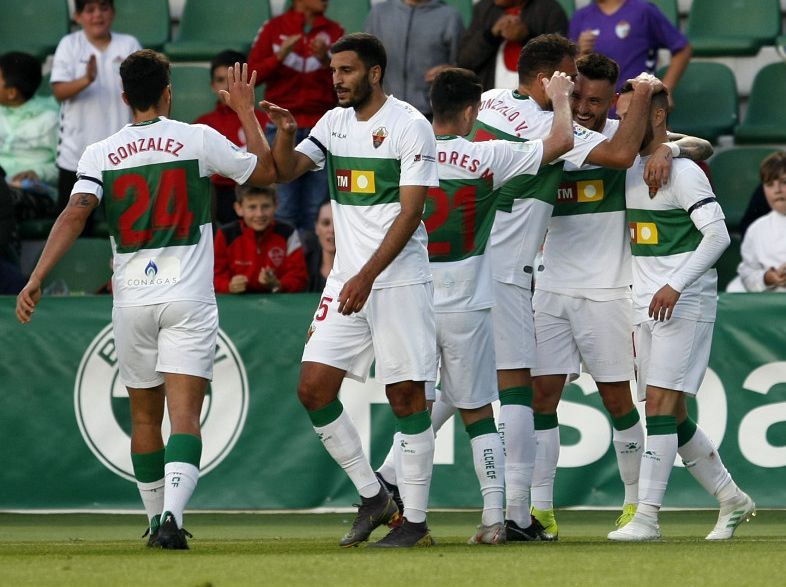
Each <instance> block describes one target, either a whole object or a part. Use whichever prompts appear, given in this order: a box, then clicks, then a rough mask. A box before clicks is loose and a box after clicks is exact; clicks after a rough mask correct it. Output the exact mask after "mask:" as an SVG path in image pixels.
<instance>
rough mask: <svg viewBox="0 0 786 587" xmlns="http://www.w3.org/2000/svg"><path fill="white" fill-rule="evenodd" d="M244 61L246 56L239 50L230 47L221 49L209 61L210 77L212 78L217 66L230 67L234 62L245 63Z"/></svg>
mask: <svg viewBox="0 0 786 587" xmlns="http://www.w3.org/2000/svg"><path fill="white" fill-rule="evenodd" d="M245 61H246V56H245V55H243V54H242V53H241V52H240V51H233V50H232V49H227V50H226V51H221V53H219V54H218V55H216V56H215V57H213V60H212V61H211V62H210V79H211V80H212V79H213V74H214V73H215V71H216V70H217V69H218V68H219V67H232V66H233V65H234V64H235V63H245ZM249 73H251V72H249Z"/></svg>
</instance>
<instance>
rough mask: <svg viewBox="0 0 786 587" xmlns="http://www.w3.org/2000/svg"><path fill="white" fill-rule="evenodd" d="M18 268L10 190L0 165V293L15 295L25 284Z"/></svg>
mask: <svg viewBox="0 0 786 587" xmlns="http://www.w3.org/2000/svg"><path fill="white" fill-rule="evenodd" d="M25 281H26V279H25V276H24V275H22V272H21V271H20V270H19V234H18V233H17V228H16V221H15V219H14V210H13V201H12V199H11V190H10V188H9V187H8V184H6V182H5V171H4V170H3V168H2V167H0V295H16V294H18V293H19V292H20V291H21V290H22V288H23V287H24V286H25Z"/></svg>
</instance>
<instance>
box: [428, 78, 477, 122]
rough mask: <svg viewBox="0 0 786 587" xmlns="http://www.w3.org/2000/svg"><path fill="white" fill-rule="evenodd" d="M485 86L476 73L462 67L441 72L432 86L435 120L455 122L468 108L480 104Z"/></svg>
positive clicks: (432, 108)
mask: <svg viewBox="0 0 786 587" xmlns="http://www.w3.org/2000/svg"><path fill="white" fill-rule="evenodd" d="M482 93H483V84H482V83H481V82H480V78H479V77H478V76H477V75H475V73H474V72H472V71H470V70H468V69H462V68H460V67H450V68H448V69H445V70H443V71H441V72H440V73H439V74H438V75H437V77H435V78H434V81H433V83H432V84H431V94H430V97H431V110H432V112H433V114H434V120H437V121H440V122H447V121H450V120H453V119H454V118H455V117H456V116H457V115H458V114H459V113H460V112H461V111H462V110H464V109H465V108H466V107H467V106H475V105H476V104H478V103H480V95H481V94H482Z"/></svg>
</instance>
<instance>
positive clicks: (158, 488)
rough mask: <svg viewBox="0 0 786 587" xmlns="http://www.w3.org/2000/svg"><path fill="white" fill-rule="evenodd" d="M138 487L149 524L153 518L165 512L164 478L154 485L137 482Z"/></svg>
mask: <svg viewBox="0 0 786 587" xmlns="http://www.w3.org/2000/svg"><path fill="white" fill-rule="evenodd" d="M136 486H137V489H139V497H141V498H142V504H143V505H144V506H145V513H146V514H147V519H148V522H149V521H150V520H152V519H153V516H160V515H161V514H162V513H163V511H164V478H163V477H162V478H161V479H159V480H158V481H153V482H152V483H142V482H141V481H137V482H136Z"/></svg>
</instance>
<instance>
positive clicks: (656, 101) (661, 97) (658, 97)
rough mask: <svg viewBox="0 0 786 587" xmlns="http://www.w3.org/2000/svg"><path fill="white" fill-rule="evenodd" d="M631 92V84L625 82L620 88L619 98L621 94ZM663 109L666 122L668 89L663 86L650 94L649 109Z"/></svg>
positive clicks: (667, 115)
mask: <svg viewBox="0 0 786 587" xmlns="http://www.w3.org/2000/svg"><path fill="white" fill-rule="evenodd" d="M632 91H633V84H632V83H630V82H625V85H623V86H622V87H621V88H620V96H621V95H622V94H627V93H629V92H632ZM653 107H654V108H663V110H665V111H666V120H667V121H668V117H669V88H667V87H666V86H663V88H661V89H660V90H658V91H657V92H655V93H654V94H652V99H651V101H650V109H652V108H653Z"/></svg>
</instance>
